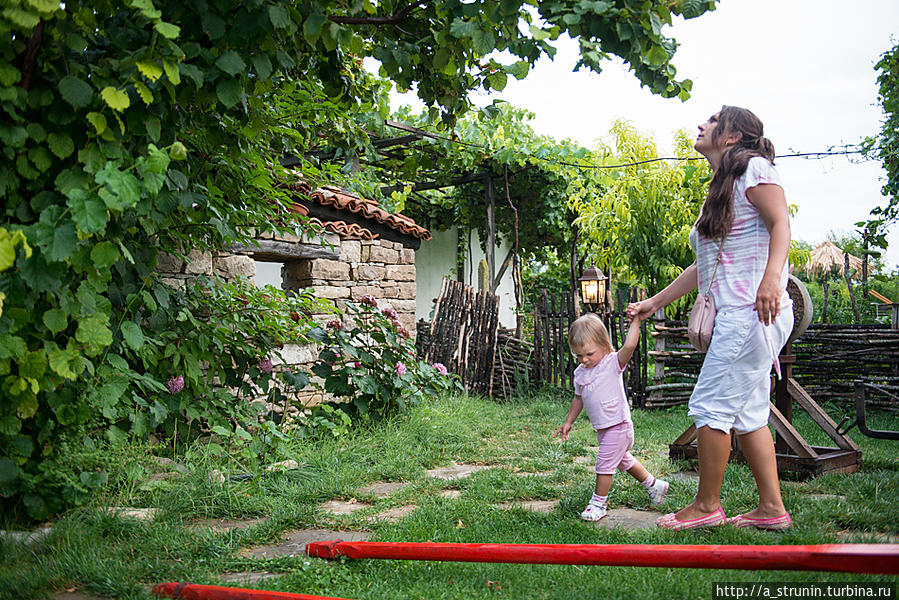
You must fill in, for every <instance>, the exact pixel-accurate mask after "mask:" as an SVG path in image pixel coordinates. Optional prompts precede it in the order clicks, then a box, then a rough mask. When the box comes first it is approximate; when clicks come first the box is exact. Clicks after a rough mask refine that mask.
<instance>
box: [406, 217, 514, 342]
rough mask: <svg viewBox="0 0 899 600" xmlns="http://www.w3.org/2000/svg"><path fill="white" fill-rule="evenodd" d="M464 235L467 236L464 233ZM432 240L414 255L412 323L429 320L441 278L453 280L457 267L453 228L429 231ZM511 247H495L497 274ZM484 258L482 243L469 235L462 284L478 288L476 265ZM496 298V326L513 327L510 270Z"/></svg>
mask: <svg viewBox="0 0 899 600" xmlns="http://www.w3.org/2000/svg"><path fill="white" fill-rule="evenodd" d="M463 235H466V234H465V233H463ZM431 236H432V239H431V240H430V241H426V242H425V241H423V242H422V243H421V247H420V248H419V249H418V250H416V252H415V285H416V296H415V319H416V320H418V319H424V320H425V321H430V320H431V316H432V315H431V311H432V310H433V309H434V302H433V301H434V299H436V298H437V296H438V295H439V294H440V286H441V282H442V281H443V278H444V277H449V278H450V279H455V274H454V273H453V269H454V268H455V266H456V239H457V233H456V228H455V227H453V228H452V229H449V230H447V231H436V230H432V231H431ZM510 247H511V244H510V243H509V242H506V241H504V242H503V244H502V245H499V246H497V247H496V250H495V251H494V260H495V262H496V266H495V268H496V270H497V271H499V268H500V265H502V261H503V259H504V258H506V253H507V252H508V251H509V248H510ZM485 258H486V255H485V254H484V252H483V251H482V250H481V240H480V238H479V237H478V233H477V232H476V231H473V232H472V233H471V256H470V257H466V259H465V269H464V273H463V277H464V281H465V283H466V284H469V285H471V286H473V287H477V285H478V263H480V262H481V260H482V259H485ZM496 293H497V295H498V296H499V322H500V325H502V326H503V327H508V328H514V327H515V287H514V283H513V281H512V266H511V265H510V266H509V268H508V269H506V272H505V274H504V275H503V278H502V280H500V284H499V287H498V288H497V290H496Z"/></svg>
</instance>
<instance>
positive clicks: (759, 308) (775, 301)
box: [752, 277, 783, 325]
mask: <svg viewBox="0 0 899 600" xmlns="http://www.w3.org/2000/svg"><path fill="white" fill-rule="evenodd" d="M782 293H783V291H782V290H781V289H780V281H779V280H778V279H775V278H773V277H763V278H762V283H760V284H759V290H758V292H756V295H755V306H754V307H753V308H752V310H754V311H756V312H758V314H759V321H761V322H762V323H764V324H765V325H770V324H771V323H774V322H775V320H776V319H777V315H779V314H780V296H781V294H782Z"/></svg>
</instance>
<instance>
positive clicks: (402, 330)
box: [396, 325, 410, 338]
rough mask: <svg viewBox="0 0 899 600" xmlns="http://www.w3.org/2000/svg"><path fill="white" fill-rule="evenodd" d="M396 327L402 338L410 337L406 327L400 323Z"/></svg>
mask: <svg viewBox="0 0 899 600" xmlns="http://www.w3.org/2000/svg"><path fill="white" fill-rule="evenodd" d="M396 329H397V331H398V332H399V334H400V335H401V336H403V337H404V338H408V337H410V334H409V330H408V329H406V328H405V327H403V326H402V325H400V326H399V327H397V328H396Z"/></svg>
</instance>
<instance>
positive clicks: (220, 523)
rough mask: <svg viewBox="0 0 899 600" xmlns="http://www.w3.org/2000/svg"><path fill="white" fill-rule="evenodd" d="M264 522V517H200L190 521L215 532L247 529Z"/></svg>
mask: <svg viewBox="0 0 899 600" xmlns="http://www.w3.org/2000/svg"><path fill="white" fill-rule="evenodd" d="M264 522H265V519H247V520H243V521H241V520H235V519H200V520H199V521H192V522H191V525H193V526H194V527H205V528H207V529H211V530H212V531H214V532H216V533H225V532H228V531H234V530H238V531H239V530H242V529H248V528H250V527H254V526H256V525H259V524H260V523H264Z"/></svg>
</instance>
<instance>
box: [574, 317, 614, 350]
mask: <svg viewBox="0 0 899 600" xmlns="http://www.w3.org/2000/svg"><path fill="white" fill-rule="evenodd" d="M589 342H592V343H594V344H596V345H597V346H599V347H600V348H602V349H603V350H605V351H606V352H614V351H615V348H613V347H612V340H611V339H610V338H609V331H608V329H606V326H605V325H604V324H603V322H602V319H600V318H599V317H598V316H597V315H596V314H594V313H587V314H585V315H584V316H582V317H580V318H578V319H577V320H575V322H574V323H572V324H571V327H570V328H569V329H568V348H569V349H570V350H571V351H572V352H577V351H578V350H580V349H581V348H583V347H584V346H586V345H587V344H588V343H589Z"/></svg>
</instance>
